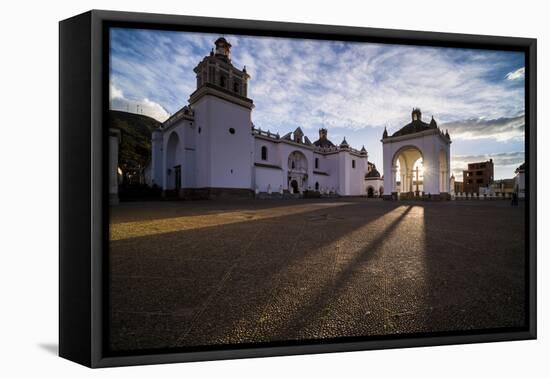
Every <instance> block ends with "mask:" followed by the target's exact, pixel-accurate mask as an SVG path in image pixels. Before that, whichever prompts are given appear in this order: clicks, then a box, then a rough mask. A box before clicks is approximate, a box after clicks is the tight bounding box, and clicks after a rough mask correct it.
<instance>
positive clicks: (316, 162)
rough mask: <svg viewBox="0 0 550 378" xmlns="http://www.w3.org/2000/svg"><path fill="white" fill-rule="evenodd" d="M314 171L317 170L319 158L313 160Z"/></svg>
mask: <svg viewBox="0 0 550 378" xmlns="http://www.w3.org/2000/svg"><path fill="white" fill-rule="evenodd" d="M315 169H319V158H315Z"/></svg>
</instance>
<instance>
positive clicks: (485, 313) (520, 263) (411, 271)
mask: <svg viewBox="0 0 550 378" xmlns="http://www.w3.org/2000/svg"><path fill="white" fill-rule="evenodd" d="M110 212H111V229H110V251H109V270H110V282H109V283H110V311H109V313H110V335H109V339H110V347H111V349H112V350H113V351H126V350H134V351H135V350H151V349H157V348H178V347H196V346H210V345H223V344H247V343H262V342H277V341H288V340H318V339H332V338H340V337H347V336H380V335H396V334H415V333H429V332H440V331H441V332H445V331H461V330H479V329H489V328H490V329H493V328H501V327H521V326H524V325H525V318H526V312H525V306H526V302H525V301H526V298H525V261H526V253H527V250H526V247H525V235H526V230H525V206H524V203H520V205H519V206H518V207H512V206H510V203H509V202H508V201H440V202H429V201H382V200H378V199H365V198H341V199H329V200H327V199H325V200H322V199H321V200H315V199H311V200H265V201H258V200H233V201H221V200H220V201H172V202H170V201H164V202H162V201H158V202H153V201H151V202H134V203H122V204H121V205H120V206H117V207H112V208H111V209H110Z"/></svg>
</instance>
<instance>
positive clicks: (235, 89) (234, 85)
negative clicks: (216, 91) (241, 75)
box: [233, 82, 239, 93]
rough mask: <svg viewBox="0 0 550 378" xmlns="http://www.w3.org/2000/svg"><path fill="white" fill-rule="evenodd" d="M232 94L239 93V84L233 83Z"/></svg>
mask: <svg viewBox="0 0 550 378" xmlns="http://www.w3.org/2000/svg"><path fill="white" fill-rule="evenodd" d="M233 92H235V93H239V83H237V82H235V83H233Z"/></svg>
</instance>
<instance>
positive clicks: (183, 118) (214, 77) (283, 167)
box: [150, 38, 384, 198]
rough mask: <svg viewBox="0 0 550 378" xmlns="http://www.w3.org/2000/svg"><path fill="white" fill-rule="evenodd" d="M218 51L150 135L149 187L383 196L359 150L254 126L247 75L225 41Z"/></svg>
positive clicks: (179, 191)
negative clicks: (177, 107)
mask: <svg viewBox="0 0 550 378" xmlns="http://www.w3.org/2000/svg"><path fill="white" fill-rule="evenodd" d="M215 46H216V49H215V51H214V50H213V51H212V52H211V53H210V55H209V56H206V57H204V59H203V60H202V61H201V62H200V63H199V64H198V65H197V66H196V67H195V69H194V72H195V74H196V90H195V91H194V92H193V93H192V94H191V95H190V98H189V104H188V105H187V106H185V107H183V108H182V109H180V110H179V111H178V112H177V113H175V114H174V115H172V116H171V117H170V118H169V119H167V120H166V121H165V122H164V123H163V124H162V127H161V128H159V129H157V130H155V131H154V132H153V135H152V159H151V176H150V180H151V182H150V184H152V185H156V186H158V187H160V188H162V190H163V192H164V193H174V194H176V195H177V196H180V197H187V196H190V197H193V196H195V197H204V198H212V197H218V196H226V195H237V196H250V197H252V196H254V195H256V196H258V195H260V194H264V195H282V194H284V193H294V194H298V193H304V192H314V193H318V194H320V195H322V194H327V195H331V194H333V195H342V196H372V197H378V196H380V195H381V194H382V192H383V190H384V189H383V187H384V185H383V184H382V178H381V177H380V174H379V173H378V171H377V170H376V167H375V166H374V165H373V164H372V163H369V161H368V153H367V151H366V149H365V147H364V146H363V148H362V149H360V150H357V149H354V148H352V147H351V146H350V145H349V144H348V142H347V141H346V139H345V138H344V140H343V141H342V142H341V143H340V144H339V145H335V144H333V143H332V142H331V141H330V140H329V139H328V131H327V130H326V129H324V128H323V129H321V130H319V138H318V140H316V141H314V142H312V141H311V140H310V139H309V138H308V137H307V136H306V135H305V134H304V133H303V131H302V129H301V128H300V127H297V128H296V129H295V130H294V131H293V132H290V133H288V134H286V135H279V134H278V133H272V132H269V131H265V130H261V128H256V127H255V126H254V124H253V123H252V118H251V115H252V111H253V108H254V104H253V101H252V99H250V98H249V97H248V82H249V80H250V76H249V75H248V73H247V72H246V68H243V69H238V68H236V67H235V66H234V65H233V64H232V62H231V45H230V44H229V43H228V42H227V41H226V40H225V39H224V38H219V39H218V40H216V42H215Z"/></svg>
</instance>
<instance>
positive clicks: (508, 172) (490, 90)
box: [109, 28, 525, 181]
mask: <svg viewBox="0 0 550 378" xmlns="http://www.w3.org/2000/svg"><path fill="white" fill-rule="evenodd" d="M219 36H220V35H218V34H207V33H189V32H171V31H157V30H139V29H120V28H114V29H111V35H110V43H111V50H110V79H109V80H110V83H109V85H110V104H111V109H115V110H123V111H129V112H133V113H141V114H145V115H148V116H150V117H153V118H155V119H157V120H159V121H161V122H162V121H164V120H165V119H167V118H168V117H169V116H170V114H173V113H175V112H176V111H178V110H179V109H180V108H182V107H183V106H185V105H187V101H188V98H189V95H190V94H191V93H192V92H193V91H194V90H195V89H196V79H195V74H194V72H193V68H194V67H195V66H196V65H197V64H198V63H199V62H200V61H201V60H202V59H203V57H204V56H206V55H208V54H209V53H210V50H211V49H212V48H213V47H214V41H215V40H216V39H217V38H218V37H219ZM223 36H224V37H225V38H226V39H227V40H228V41H229V42H230V43H231V45H232V46H233V47H232V49H231V54H232V63H233V64H234V65H235V66H236V67H237V68H243V67H244V66H246V70H247V72H248V73H249V75H250V76H251V79H250V81H249V84H248V97H249V98H251V99H252V100H253V101H254V104H255V109H254V110H253V112H252V121H253V123H254V125H255V126H256V127H260V128H261V129H262V130H270V131H272V132H279V133H280V134H281V135H283V134H286V133H287V132H289V131H294V130H295V129H296V128H297V127H298V126H300V127H301V128H302V130H304V133H305V134H306V135H307V136H308V137H309V138H310V139H311V140H312V141H314V140H316V139H318V130H319V128H321V127H325V128H328V137H329V139H330V140H332V142H333V143H335V144H340V142H341V141H342V139H343V138H344V137H345V138H346V140H347V142H348V143H349V144H350V145H351V146H352V147H354V148H358V149H359V148H361V147H362V146H363V145H364V146H365V148H366V149H367V151H368V153H369V161H372V162H373V163H375V164H376V165H377V167H379V169H380V171H381V168H382V143H381V142H380V139H381V137H382V133H383V131H384V127H387V129H388V132H389V133H390V135H391V134H392V133H393V132H395V131H397V130H399V129H400V128H401V127H402V126H404V125H405V124H407V123H409V122H410V120H411V111H412V108H413V107H418V108H421V110H422V115H423V120H424V121H426V122H429V121H430V119H431V117H432V116H433V117H434V118H435V120H436V121H437V123H438V125H439V126H440V127H441V128H442V129H444V130H445V129H448V131H449V134H450V135H451V140H452V142H453V143H452V144H451V169H452V171H453V174H454V175H455V177H456V179H457V180H458V181H461V180H462V170H463V169H465V168H466V165H467V163H468V162H476V161H483V160H488V159H489V158H492V159H493V161H494V163H495V179H502V178H512V177H513V176H514V170H515V169H516V168H517V167H518V166H519V165H520V164H521V163H522V162H523V161H524V159H525V153H524V151H525V143H524V139H525V138H524V137H525V117H524V114H525V57H524V54H523V53H520V52H506V51H490V50H477V49H475V50H474V49H456V48H441V47H423V46H405V45H392V44H374V43H364V42H361V43H356V42H342V41H317V40H307V39H289V38H275V37H255V36H254V37H252V36H242V35H240V36H235V35H227V34H226V35H223Z"/></svg>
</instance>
